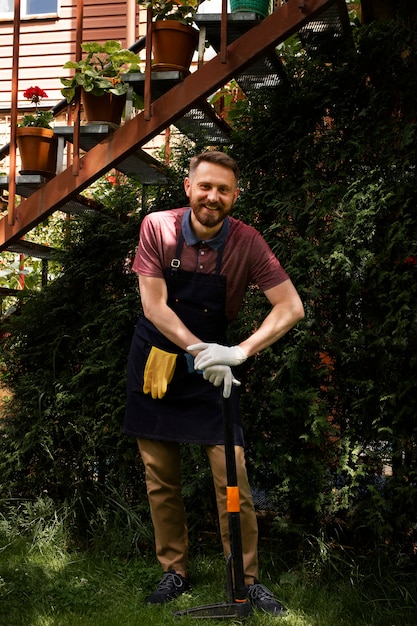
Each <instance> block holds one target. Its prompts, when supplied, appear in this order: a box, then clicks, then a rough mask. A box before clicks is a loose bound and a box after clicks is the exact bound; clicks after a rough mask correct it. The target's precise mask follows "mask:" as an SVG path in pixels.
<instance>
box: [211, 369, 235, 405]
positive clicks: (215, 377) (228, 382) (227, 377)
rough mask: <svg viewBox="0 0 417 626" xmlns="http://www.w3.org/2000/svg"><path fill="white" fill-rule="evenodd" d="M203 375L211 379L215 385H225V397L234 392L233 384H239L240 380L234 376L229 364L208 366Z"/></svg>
mask: <svg viewBox="0 0 417 626" xmlns="http://www.w3.org/2000/svg"><path fill="white" fill-rule="evenodd" d="M203 377H204V378H205V379H206V380H208V381H210V382H211V383H212V385H214V386H215V387H220V385H221V384H222V383H224V385H223V397H224V398H229V397H230V394H231V393H232V385H236V386H239V385H240V382H239V381H238V380H237V379H236V378H235V377H234V376H233V374H232V370H231V369H230V367H229V366H228V365H212V366H211V367H206V368H205V370H204V373H203Z"/></svg>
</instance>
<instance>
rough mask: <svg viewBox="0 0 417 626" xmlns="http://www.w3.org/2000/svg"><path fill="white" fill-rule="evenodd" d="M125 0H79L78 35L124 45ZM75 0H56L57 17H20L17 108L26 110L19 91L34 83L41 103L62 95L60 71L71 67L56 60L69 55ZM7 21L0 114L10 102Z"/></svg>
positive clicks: (0, 32) (1, 46) (0, 52)
mask: <svg viewBox="0 0 417 626" xmlns="http://www.w3.org/2000/svg"><path fill="white" fill-rule="evenodd" d="M128 5H129V3H128V0H84V19H83V41H105V40H107V39H116V40H117V41H121V43H122V45H123V46H124V47H127V45H130V44H131V43H132V42H129V43H127V42H126V26H127V19H128V16H127V11H128ZM76 8H77V0H61V3H60V9H59V14H58V17H57V18H48V19H43V18H42V19H27V20H22V22H21V27H20V47H19V57H20V59H19V93H18V107H19V110H22V111H24V110H30V109H31V106H30V105H28V102H27V101H26V100H25V99H24V98H23V92H24V91H25V90H26V89H27V88H28V87H31V86H35V85H37V86H39V87H41V88H42V89H44V91H46V93H47V94H48V99H47V100H44V101H43V103H42V104H44V105H45V104H47V105H48V108H49V106H53V105H55V104H56V103H57V102H59V101H60V100H62V95H61V92H60V89H61V86H62V85H61V82H60V80H59V78H60V77H61V76H65V75H70V74H71V70H63V69H62V66H63V65H64V63H65V62H66V61H68V60H70V59H75V38H76ZM134 9H135V12H136V17H135V33H137V32H138V25H137V20H138V17H137V16H138V13H139V9H138V7H137V6H135V7H134ZM12 55H13V21H11V20H0V114H1V113H3V116H4V115H7V112H8V111H9V110H10V106H11V93H10V89H11V80H12V58H13V56H12Z"/></svg>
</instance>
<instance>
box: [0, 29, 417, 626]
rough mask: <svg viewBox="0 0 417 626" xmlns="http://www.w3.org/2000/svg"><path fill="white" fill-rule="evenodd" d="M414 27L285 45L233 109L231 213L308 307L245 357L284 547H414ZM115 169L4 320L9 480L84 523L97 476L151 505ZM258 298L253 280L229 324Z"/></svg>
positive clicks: (133, 229)
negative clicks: (275, 79) (265, 78)
mask: <svg viewBox="0 0 417 626" xmlns="http://www.w3.org/2000/svg"><path fill="white" fill-rule="evenodd" d="M416 30H417V24H416V23H413V22H409V21H406V20H402V19H400V18H399V17H398V18H396V19H394V20H390V21H386V22H381V23H374V24H371V25H370V26H366V27H361V28H359V29H358V31H357V32H356V33H355V40H356V45H357V51H354V50H352V51H350V52H348V53H347V54H346V56H345V57H343V58H340V59H338V60H337V62H336V61H334V62H332V63H329V62H326V63H325V62H323V59H322V58H316V59H309V58H307V57H306V56H303V55H300V54H299V53H297V55H292V54H291V49H290V48H289V54H288V56H287V57H286V58H285V68H286V70H287V73H288V76H289V77H290V81H289V84H283V85H282V86H281V87H280V88H279V89H275V90H272V91H271V90H268V89H265V90H260V91H258V93H257V96H253V97H252V98H251V101H250V102H247V101H242V100H239V101H238V102H236V104H235V111H234V113H233V112H232V111H230V112H229V114H230V115H232V114H233V116H234V117H233V125H234V127H235V132H234V136H233V145H232V146H231V147H230V149H229V151H230V153H231V154H232V156H234V157H236V158H237V160H238V162H239V163H240V164H241V169H242V180H241V186H242V193H241V196H240V198H239V200H238V203H237V205H236V211H235V214H236V215H237V216H238V217H242V218H243V219H244V220H245V221H247V222H249V223H251V224H253V225H254V226H256V227H257V228H258V229H259V230H261V231H262V232H263V233H264V234H265V236H266V237H267V239H268V241H269V243H270V245H271V247H272V248H273V250H274V251H275V252H276V254H277V256H278V257H279V259H280V260H281V262H282V264H283V266H284V267H285V268H286V270H287V271H288V272H289V274H290V276H291V278H292V280H293V282H294V284H295V285H296V287H297V289H298V290H299V292H300V295H301V297H302V299H303V301H304V304H305V308H306V319H305V321H303V322H302V323H300V324H299V325H298V326H297V327H296V328H295V329H294V330H293V331H291V332H290V333H289V334H288V335H287V336H286V337H285V338H284V339H282V340H281V341H279V342H277V343H276V344H275V345H273V346H271V347H270V348H269V349H268V350H265V351H264V352H262V353H261V354H260V355H258V356H257V357H256V358H254V359H250V360H249V361H248V362H247V363H245V364H244V365H243V366H242V367H241V368H240V371H239V373H238V375H239V376H240V378H241V380H242V397H241V406H242V413H243V418H244V430H245V433H246V439H247V458H248V465H249V473H250V476H251V479H252V483H253V485H254V487H256V490H257V493H258V494H260V495H264V496H265V497H266V501H267V505H268V507H267V508H270V510H271V509H272V510H273V511H274V513H273V514H274V515H275V517H276V519H275V522H274V528H275V529H276V530H277V531H278V533H279V535H281V536H282V535H283V534H285V535H286V538H287V539H288V542H292V544H293V545H294V549H297V550H298V549H299V547H300V544H301V543H302V538H303V537H304V536H305V532H306V530H308V531H309V532H312V533H314V534H315V536H316V537H320V533H321V532H323V529H325V531H326V537H327V539H326V541H327V542H328V544H329V545H330V544H331V542H332V541H333V540H334V537H335V535H336V536H337V537H338V538H339V541H338V543H340V544H341V545H344V546H345V547H349V549H352V550H353V549H354V548H359V549H361V550H364V549H365V548H366V549H370V548H372V547H376V546H379V545H382V544H386V545H389V544H390V543H392V544H393V545H394V546H397V548H398V554H403V555H406V556H407V557H410V558H411V559H415V542H416V525H415V519H416V513H417V511H416V507H417V504H416V503H417V497H416V496H417V494H416V484H417V483H416V473H417V452H416V451H417V445H416V434H417V432H416V426H415V419H414V416H415V413H416V412H417V406H416V402H417V399H416V398H417V394H416V393H415V388H416V382H415V381H416V380H417V371H416V369H417V359H416V356H415V355H416V354H417V345H416V344H417V335H416V328H417V326H416V306H415V302H416V299H417V293H416V291H417V281H416V280H415V272H416V269H417V265H416V264H415V259H416V258H417V237H416V219H415V203H416V189H417V180H416V175H417V170H416V167H415V163H416V160H417V154H416V146H417V142H416V131H417V126H416V120H417V104H416V98H415V93H417V84H416V81H417V72H416V69H417V67H416V65H417V33H416ZM200 149H201V146H193V145H190V144H188V143H187V144H184V145H183V146H180V147H179V150H178V153H179V156H180V158H178V159H175V163H174V166H175V167H173V168H172V178H171V179H170V182H172V185H171V184H170V186H169V188H162V189H160V190H153V192H152V199H151V202H150V208H151V210H161V209H164V208H171V207H172V206H181V205H182V204H184V202H185V198H184V191H183V185H182V178H183V175H184V174H185V172H186V166H187V163H188V161H189V157H190V156H192V155H193V153H195V152H197V151H200ZM113 182H114V181H111V180H110V179H108V180H106V181H104V183H102V186H99V188H98V190H97V193H98V194H99V197H100V198H101V199H102V201H103V203H105V205H106V207H107V208H106V210H105V211H104V213H103V214H102V215H85V216H80V217H79V218H77V220H75V221H74V222H73V223H72V225H71V247H70V248H69V249H68V250H67V251H65V252H63V253H62V254H61V255H60V261H61V263H62V267H63V270H62V275H61V276H60V277H59V278H58V279H57V280H56V281H55V282H54V283H53V284H51V285H50V286H49V287H48V288H47V289H46V290H44V291H42V293H40V294H37V295H36V296H34V297H33V298H32V299H31V300H30V301H29V302H28V303H27V304H26V305H25V307H23V308H22V311H21V313H20V315H19V316H17V317H14V318H12V319H11V320H10V321H9V323H8V325H6V324H3V327H2V329H1V330H2V332H6V331H10V332H11V335H10V336H9V337H8V338H7V339H6V340H5V343H4V348H5V350H4V357H3V358H4V360H5V364H6V366H7V373H6V376H5V382H7V383H8V384H9V386H10V387H11V388H12V389H13V391H14V392H15V395H14V397H13V401H12V402H11V403H10V405H9V409H10V410H9V412H8V414H7V416H6V419H5V420H4V421H3V423H2V438H1V442H0V445H1V454H0V459H1V461H0V471H1V474H2V479H3V487H2V488H3V490H4V492H6V493H10V494H12V495H14V496H32V497H33V496H34V494H39V493H42V492H46V494H48V495H49V496H51V497H53V498H54V499H55V498H56V499H57V501H58V502H62V501H65V500H68V501H71V502H72V503H74V504H73V506H74V509H73V510H74V515H75V517H76V521H77V523H75V522H74V524H75V526H76V527H77V528H80V527H82V524H80V521H81V520H84V523H85V525H86V528H85V529H84V530H85V531H86V532H87V535H90V534H91V530H92V528H93V527H94V528H97V524H98V523H99V520H100V515H99V514H98V511H107V512H108V511H112V510H113V509H107V508H106V506H104V505H103V493H104V492H106V493H109V492H111V493H115V490H116V492H119V493H120V495H121V497H122V502H124V503H125V504H124V505H123V506H125V507H127V508H128V507H133V508H134V507H136V506H138V507H139V509H140V506H139V505H140V503H141V501H143V502H144V504H143V506H146V504H145V497H144V485H143V478H142V477H141V473H140V472H138V467H137V464H136V458H135V455H136V452H135V446H134V442H128V441H127V440H126V438H124V437H123V436H122V435H121V421H122V417H123V409H124V396H125V392H124V378H125V366H126V359H127V353H128V349H129V343H130V337H131V334H132V331H133V325H134V322H135V318H136V314H137V310H138V306H139V305H138V295H137V292H136V279H135V277H134V276H132V275H131V274H130V273H129V272H128V271H127V270H128V267H129V262H130V261H126V259H130V258H131V256H132V254H133V250H134V247H135V245H136V241H137V234H138V227H139V223H140V215H138V213H137V211H136V210H135V209H136V206H137V205H138V202H140V200H139V199H138V197H139V196H140V191H139V190H138V188H137V187H135V186H133V187H131V186H130V184H129V183H128V181H126V180H125V179H119V182H118V184H117V185H113ZM125 194H126V195H125ZM268 310H269V304H268V302H267V301H266V299H265V298H264V297H263V296H262V294H259V292H258V290H257V289H256V287H253V289H251V290H250V292H249V293H248V296H247V299H246V302H245V306H244V309H243V311H242V315H241V316H240V318H239V319H238V320H237V322H236V323H235V324H234V325H233V328H231V340H232V341H239V339H240V338H241V337H244V336H245V335H247V334H248V333H249V332H251V331H252V330H253V329H254V328H256V327H257V325H259V322H260V320H261V319H262V318H263V317H264V316H265V314H266V313H267V311H268ZM204 463H205V461H204V455H203V452H201V451H200V450H199V449H198V450H194V449H193V450H191V451H190V453H189V454H188V455H186V457H185V463H184V476H187V481H186V484H185V494H186V497H187V498H190V499H191V500H192V503H193V507H192V524H193V525H195V528H198V527H199V525H200V527H202V526H204V525H205V527H207V521H208V520H209V521H210V524H211V522H212V519H213V517H214V516H213V507H212V504H211V501H210V498H207V496H206V494H207V493H211V492H210V491H209V490H210V489H211V488H212V487H211V486H210V485H211V480H210V475H209V472H208V471H206V465H205V464H204ZM387 468H388V469H389V470H390V471H387ZM103 490H104V491H103ZM138 514H139V515H140V510H139V513H138ZM109 515H110V513H109ZM104 519H107V513H106V514H105V515H104ZM404 558H406V557H404ZM333 623H335V622H333ZM365 623H366V622H365ZM368 623H373V622H368Z"/></svg>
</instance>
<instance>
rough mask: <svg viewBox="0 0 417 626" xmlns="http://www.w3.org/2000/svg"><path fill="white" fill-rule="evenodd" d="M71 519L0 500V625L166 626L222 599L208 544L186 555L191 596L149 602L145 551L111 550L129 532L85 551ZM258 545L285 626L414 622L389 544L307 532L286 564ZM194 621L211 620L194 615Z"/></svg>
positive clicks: (410, 587) (40, 502)
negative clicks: (74, 537)
mask: <svg viewBox="0 0 417 626" xmlns="http://www.w3.org/2000/svg"><path fill="white" fill-rule="evenodd" d="M72 515H73V513H72V507H71V503H68V504H65V505H63V506H60V507H56V506H55V505H54V503H53V502H52V501H51V500H50V499H49V498H37V499H35V500H31V501H7V500H3V501H1V502H0V599H1V603H0V621H1V623H5V624H6V623H7V624H8V626H27V624H60V626H74V624H78V625H79V626H110V625H112V624H124V625H125V626H136V625H137V624H142V623H146V624H148V625H149V626H160V624H166V625H167V626H169V625H172V626H174V624H178V617H176V616H175V615H174V614H173V611H174V610H177V609H189V608H193V607H195V606H201V605H206V604H212V603H219V602H223V601H224V600H225V589H224V585H225V563H224V558H223V556H222V555H221V554H219V553H218V546H217V544H216V543H213V542H207V543H206V544H205V545H204V551H193V553H192V554H191V562H190V576H191V580H192V583H193V590H192V592H191V593H187V594H186V595H185V596H182V597H181V598H180V599H179V600H177V601H175V602H174V603H170V604H169V605H166V606H147V605H146V604H145V602H144V600H145V597H146V595H147V594H148V593H149V591H150V590H151V589H153V588H154V586H155V585H156V584H157V582H158V581H159V579H160V575H161V572H160V569H159V566H158V565H156V563H152V562H151V561H150V558H149V556H148V555H147V553H141V554H136V555H135V557H134V558H126V557H125V556H123V554H124V552H122V554H120V553H119V544H122V543H123V540H125V544H128V542H129V539H130V534H129V528H127V527H126V526H124V525H123V526H119V527H117V526H116V525H115V526H114V527H113V528H112V529H111V531H110V532H108V533H107V544H106V545H103V546H101V545H99V546H97V548H96V547H95V546H94V547H93V549H91V550H88V551H84V550H80V549H79V548H77V547H76V546H74V545H73V544H72V543H71V537H70V535H69V533H68V525H69V524H70V523H71V519H72ZM108 521H111V519H110V518H109V520H108ZM117 521H119V522H120V521H121V520H120V518H119V519H118V520H117ZM125 532H127V534H126V535H125V534H124V533H125ZM260 547H261V553H262V557H263V558H262V560H263V562H264V565H265V567H266V568H267V571H268V572H269V574H270V577H269V578H267V577H266V575H265V574H264V573H262V577H261V579H262V580H264V581H265V582H266V584H267V585H268V587H270V588H271V589H272V590H273V591H274V592H275V593H276V594H277V596H278V597H279V598H280V599H281V600H282V601H283V602H285V604H286V606H287V607H288V608H289V615H288V616H287V617H285V618H284V621H283V623H285V624H286V626H305V625H306V624H310V625H311V626H334V624H339V623H340V624H349V626H368V625H369V624H372V625H373V626H385V625H386V624H397V625H400V624H401V625H402V626H412V625H413V624H414V623H415V611H416V579H415V576H414V575H413V573H412V572H410V571H409V569H408V567H407V562H406V560H404V558H403V555H401V554H398V553H396V552H395V551H393V550H389V549H388V550H387V549H385V550H382V551H381V554H379V555H378V557H374V558H369V556H368V555H363V556H359V557H354V556H353V555H352V554H350V553H349V551H347V550H346V549H345V548H344V547H343V546H342V545H340V544H336V543H334V542H333V543H329V542H328V541H327V540H326V538H325V537H323V536H320V537H318V538H316V537H311V536H306V537H305V538H304V541H303V546H302V550H301V551H300V558H299V559H298V563H297V564H295V565H294V566H293V567H290V568H289V567H288V566H286V565H284V563H285V562H287V563H288V562H292V561H291V555H289V553H288V549H287V547H286V546H285V544H282V545H281V544H279V543H276V542H270V541H267V542H262V541H261V546H260ZM275 554H279V555H280V561H279V562H277V561H276V557H275V556H274V555H275ZM22 599H23V601H22ZM181 623H183V624H185V625H186V626H191V624H193V623H195V617H193V616H185V615H184V616H183V617H182V618H181ZM199 623H200V624H202V626H211V625H212V624H213V623H216V624H217V623H219V622H218V620H215V622H213V619H210V618H207V619H203V618H201V619H199ZM229 623H233V624H235V623H236V622H235V621H234V620H232V621H231V622H229ZM239 623H240V622H239ZM250 623H251V624H253V626H266V625H267V624H271V626H272V624H274V623H276V619H274V618H272V617H270V616H269V617H268V616H267V615H265V614H263V613H258V612H255V614H254V615H253V616H252V617H251V619H250Z"/></svg>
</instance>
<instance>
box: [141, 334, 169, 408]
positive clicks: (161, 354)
mask: <svg viewBox="0 0 417 626" xmlns="http://www.w3.org/2000/svg"><path fill="white" fill-rule="evenodd" d="M177 356H178V355H177V354H172V353H171V352H165V350H160V349H159V348H156V347H155V346H152V348H151V351H150V353H149V356H148V359H147V361H146V365H145V372H144V374H143V393H150V394H152V398H153V399H154V400H155V399H156V398H159V399H161V398H163V397H164V395H165V394H166V391H167V388H168V385H169V383H170V382H171V380H172V377H173V376H174V371H175V365H176V361H177Z"/></svg>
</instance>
